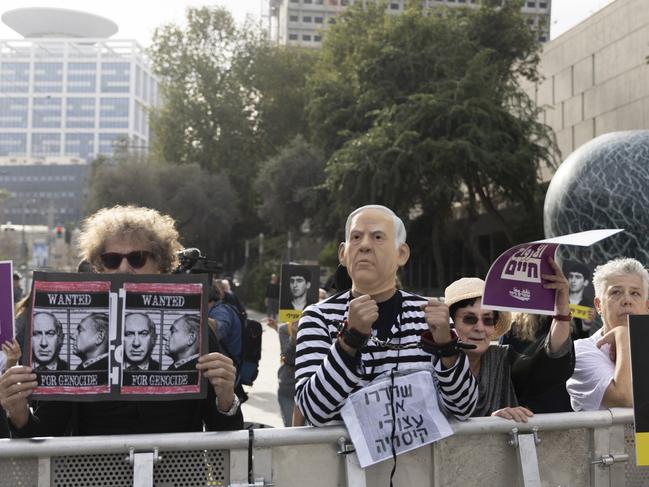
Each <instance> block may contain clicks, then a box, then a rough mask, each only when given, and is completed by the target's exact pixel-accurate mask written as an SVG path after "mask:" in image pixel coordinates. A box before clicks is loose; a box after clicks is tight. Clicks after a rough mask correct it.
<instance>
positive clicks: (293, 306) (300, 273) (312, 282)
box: [279, 264, 320, 323]
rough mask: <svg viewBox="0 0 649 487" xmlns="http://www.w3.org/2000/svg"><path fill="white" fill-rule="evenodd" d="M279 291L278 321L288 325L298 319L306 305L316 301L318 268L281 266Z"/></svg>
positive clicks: (318, 283) (310, 266) (314, 266)
mask: <svg viewBox="0 0 649 487" xmlns="http://www.w3.org/2000/svg"><path fill="white" fill-rule="evenodd" d="M280 276H281V277H280V291H279V321H280V322H282V323H289V322H291V321H294V320H297V319H299V318H300V315H301V314H302V311H304V308H306V307H307V306H308V305H310V304H313V303H316V302H317V301H318V288H319V287H320V267H318V266H317V265H300V264H282V268H281V274H280Z"/></svg>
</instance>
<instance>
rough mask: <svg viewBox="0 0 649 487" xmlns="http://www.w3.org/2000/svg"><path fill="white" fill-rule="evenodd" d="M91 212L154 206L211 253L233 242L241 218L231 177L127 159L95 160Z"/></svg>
mask: <svg viewBox="0 0 649 487" xmlns="http://www.w3.org/2000/svg"><path fill="white" fill-rule="evenodd" d="M93 167H94V171H93V174H92V178H91V182H90V195H89V198H88V207H87V210H88V212H93V211H96V210H98V209H99V208H103V207H105V206H113V205H116V204H123V205H126V204H134V205H142V206H147V207H150V208H155V209H157V210H159V211H161V212H163V213H167V214H169V215H171V216H172V217H173V218H174V219H175V220H176V223H177V228H178V231H179V233H180V236H181V241H182V243H183V244H184V245H185V246H187V247H198V248H200V249H201V250H202V251H203V253H204V254H208V255H209V256H211V257H214V256H216V255H220V253H219V252H220V251H221V250H223V249H224V248H227V247H228V246H229V243H230V240H231V237H232V228H233V226H234V223H235V221H236V219H237V217H238V211H237V201H236V192H235V191H234V189H233V188H232V185H231V184H230V182H229V180H228V178H227V176H226V175H225V174H223V173H212V172H208V171H206V170H205V169H201V168H200V167H199V166H198V165H197V164H170V163H154V162H151V161H147V162H142V161H139V160H123V161H120V162H119V163H117V164H110V163H107V162H106V161H103V163H100V164H96V165H95V166H93Z"/></svg>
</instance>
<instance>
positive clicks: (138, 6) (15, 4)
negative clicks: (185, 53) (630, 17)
mask: <svg viewBox="0 0 649 487" xmlns="http://www.w3.org/2000/svg"><path fill="white" fill-rule="evenodd" d="M612 1H614V0H552V25H551V31H550V36H551V38H552V39H554V38H555V37H557V36H558V35H560V34H561V33H563V32H565V31H566V30H568V29H570V28H571V27H573V26H575V25H576V24H578V23H579V22H581V21H582V20H584V19H586V18H587V17H589V16H590V15H592V14H593V13H595V12H597V11H598V10H599V9H601V8H602V7H604V6H606V5H607V4H609V3H611V2H612ZM205 4H210V5H215V4H216V5H222V6H224V7H226V8H228V9H229V10H230V11H231V12H232V14H233V15H234V17H235V19H237V20H238V21H243V20H244V19H245V18H246V16H252V17H254V18H255V19H257V20H261V19H262V15H263V14H265V13H267V12H268V0H213V1H211V2H210V1H207V2H206V1H205V0H202V1H201V0H108V1H106V0H101V1H99V0H38V1H34V0H2V1H1V2H0V13H4V12H6V11H8V10H12V9H15V8H21V7H58V8H68V9H73V10H83V11H86V12H91V13H93V14H97V15H101V16H104V17H108V18H109V19H111V20H113V21H114V22H115V23H117V25H118V26H119V32H118V33H117V34H116V35H115V36H114V37H115V38H118V39H136V40H137V41H138V42H139V43H140V44H141V45H143V46H148V45H149V44H150V43H151V37H152V35H153V31H154V30H155V28H156V27H157V26H159V25H162V24H166V23H169V22H176V23H180V24H182V23H183V19H184V16H185V9H186V8H187V7H189V6H199V5H205ZM16 38H19V35H18V34H17V33H16V32H14V31H13V30H12V29H10V28H9V27H8V26H6V25H5V24H4V23H1V22H0V39H16Z"/></svg>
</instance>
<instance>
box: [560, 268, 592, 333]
mask: <svg viewBox="0 0 649 487" xmlns="http://www.w3.org/2000/svg"><path fill="white" fill-rule="evenodd" d="M561 270H562V271H563V274H564V275H565V276H566V279H568V292H569V293H570V294H569V300H570V311H571V313H572V316H573V317H574V318H579V319H582V320H590V312H591V310H592V309H593V308H594V304H593V300H594V299H595V288H594V287H593V268H592V267H591V266H588V265H586V264H584V263H582V262H578V261H574V260H566V261H564V262H562V264H561Z"/></svg>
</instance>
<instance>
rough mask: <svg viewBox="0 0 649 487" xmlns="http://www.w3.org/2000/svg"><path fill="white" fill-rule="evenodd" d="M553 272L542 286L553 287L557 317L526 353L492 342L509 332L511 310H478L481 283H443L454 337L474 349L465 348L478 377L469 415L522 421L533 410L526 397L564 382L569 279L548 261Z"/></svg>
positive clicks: (568, 367) (568, 362)
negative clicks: (476, 395) (544, 337)
mask: <svg viewBox="0 0 649 487" xmlns="http://www.w3.org/2000/svg"><path fill="white" fill-rule="evenodd" d="M550 264H551V265H552V267H553V269H554V271H555V273H554V274H553V275H552V274H551V275H543V276H542V277H543V279H544V280H545V284H544V286H545V287H546V288H548V289H556V290H557V292H556V298H555V300H556V301H555V303H556V310H557V312H558V314H557V315H555V316H554V317H553V321H552V326H551V328H550V332H549V333H548V335H547V338H546V340H545V341H543V342H540V343H539V346H538V347H537V348H536V349H535V350H533V351H532V352H531V354H529V355H524V354H520V353H518V352H516V351H515V350H513V349H512V348H510V347H508V346H506V345H505V346H503V345H497V344H492V341H493V340H498V337H500V336H501V335H503V334H504V333H506V332H507V330H509V327H510V326H511V321H512V320H511V314H510V313H508V312H505V311H494V310H486V309H484V310H483V309H482V307H481V305H482V295H483V294H484V287H485V283H484V281H483V280H482V279H479V278H477V277H465V278H462V279H459V280H457V281H455V282H454V283H453V284H451V285H450V286H448V287H447V288H446V290H445V292H444V302H445V304H446V305H447V306H448V308H449V314H450V317H451V319H452V320H453V323H454V326H455V331H456V333H457V337H458V339H459V340H460V341H461V342H464V343H465V344H469V345H474V346H475V348H473V347H472V348H471V349H465V350H464V353H466V355H467V357H468V359H469V367H470V369H471V372H472V373H473V375H474V376H475V377H476V378H477V379H478V383H479V385H478V391H479V392H478V394H479V396H478V403H477V405H476V408H475V410H474V412H473V414H472V416H490V415H491V416H500V417H503V418H507V419H513V420H515V421H522V422H527V418H528V417H530V416H532V415H533V413H532V411H530V410H529V409H527V408H526V407H524V406H525V404H526V399H527V398H530V397H533V396H535V395H537V394H540V393H542V392H544V391H545V390H547V389H549V388H551V387H554V386H556V384H559V383H565V381H566V380H568V379H569V378H570V376H571V375H572V372H573V369H574V363H575V358H574V348H573V345H572V340H571V338H570V307H569V301H568V281H567V279H566V278H565V276H564V275H563V273H562V272H561V269H560V268H559V266H558V265H557V264H556V263H555V262H554V260H550Z"/></svg>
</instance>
